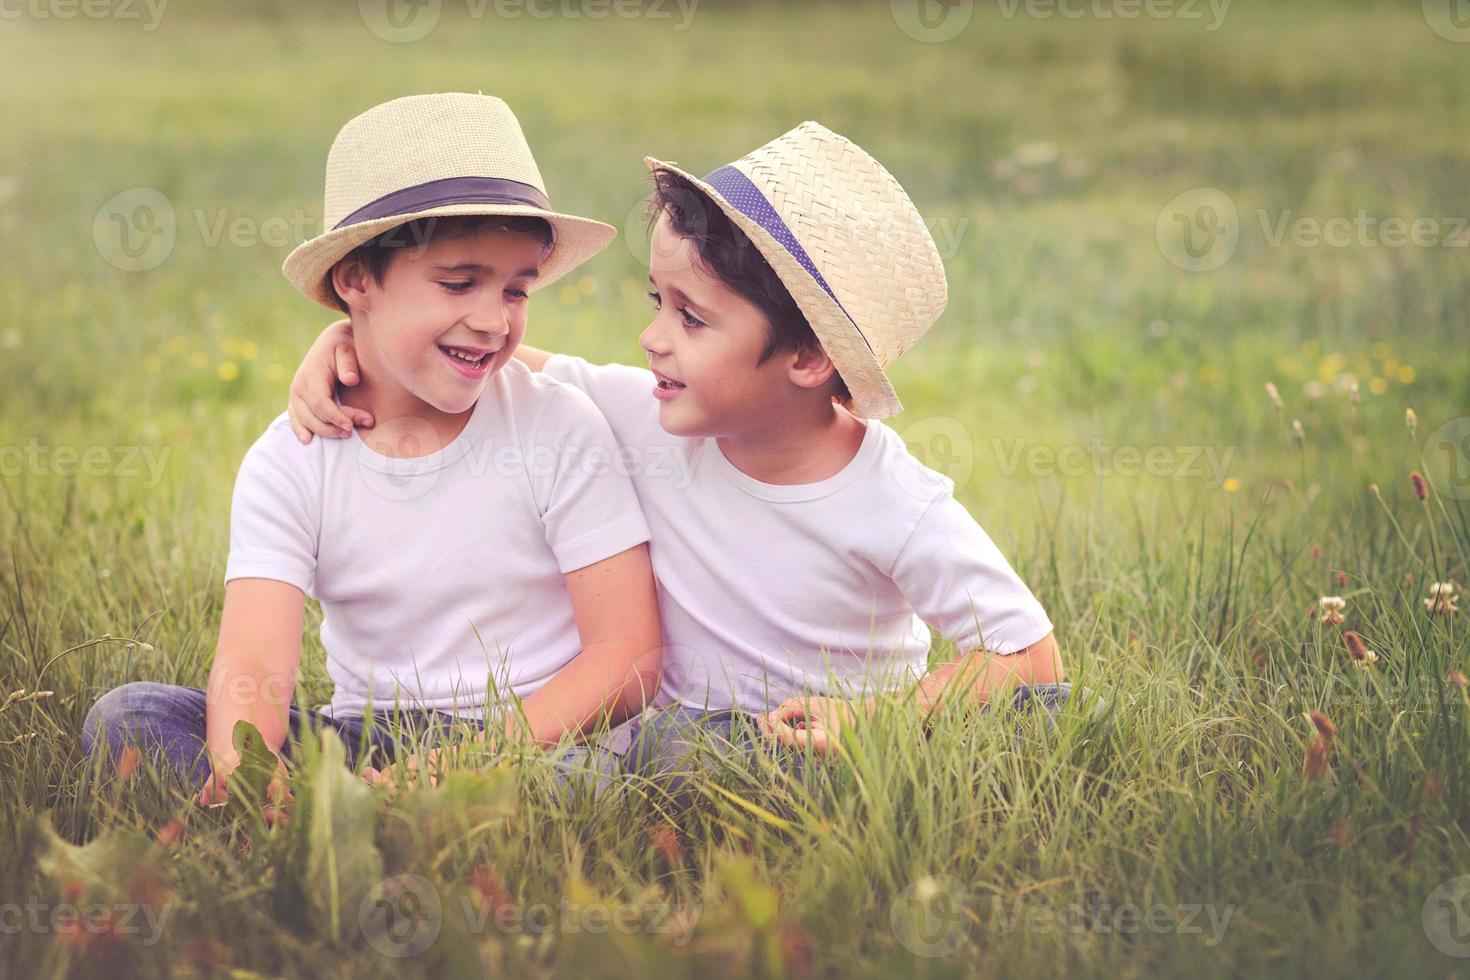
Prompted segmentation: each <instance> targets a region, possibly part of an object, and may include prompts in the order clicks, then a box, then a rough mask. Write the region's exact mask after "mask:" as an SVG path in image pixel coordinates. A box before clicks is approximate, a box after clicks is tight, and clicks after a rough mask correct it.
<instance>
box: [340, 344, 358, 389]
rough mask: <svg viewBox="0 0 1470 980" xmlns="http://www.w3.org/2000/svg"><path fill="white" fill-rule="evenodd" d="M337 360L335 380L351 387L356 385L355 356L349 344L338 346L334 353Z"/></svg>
mask: <svg viewBox="0 0 1470 980" xmlns="http://www.w3.org/2000/svg"><path fill="white" fill-rule="evenodd" d="M335 355H336V359H337V380H339V381H341V382H342V383H343V384H344V385H347V386H348V387H351V386H352V385H355V384H357V381H358V374H357V354H356V353H355V352H354V350H353V348H352V345H351V344H338V345H337V349H336V351H335Z"/></svg>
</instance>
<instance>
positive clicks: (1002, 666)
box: [914, 633, 1066, 716]
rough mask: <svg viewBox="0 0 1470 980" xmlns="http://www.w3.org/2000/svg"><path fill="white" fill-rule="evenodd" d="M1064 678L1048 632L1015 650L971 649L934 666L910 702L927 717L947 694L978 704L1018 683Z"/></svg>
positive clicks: (947, 696) (1045, 681)
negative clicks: (1001, 652)
mask: <svg viewBox="0 0 1470 980" xmlns="http://www.w3.org/2000/svg"><path fill="white" fill-rule="evenodd" d="M1065 678H1066V671H1065V670H1064V669H1063V667H1062V657H1061V651H1060V650H1059V649H1058V647H1057V641H1056V637H1055V635H1053V634H1051V633H1048V634H1047V635H1046V636H1045V637H1043V638H1042V639H1041V640H1039V641H1037V642H1036V643H1033V644H1031V646H1029V647H1027V648H1026V649H1024V650H1021V651H1018V652H1016V653H1011V654H995V653H989V652H987V651H985V650H974V651H971V652H970V653H968V654H965V655H964V656H962V657H960V658H959V659H957V660H954V661H952V662H951V663H947V664H945V665H944V666H942V667H938V668H935V669H934V670H933V671H931V672H930V673H928V674H927V675H925V677H924V679H923V680H921V681H920V682H919V683H918V685H917V686H916V687H915V688H914V703H915V705H916V706H917V707H918V709H919V711H920V712H922V713H923V714H924V715H925V716H928V715H930V714H932V713H933V712H934V711H935V710H937V709H938V708H939V706H940V705H941V704H942V703H943V702H944V700H945V699H947V698H950V697H955V696H959V697H963V698H965V699H966V700H967V701H969V702H970V703H971V704H976V705H979V704H984V703H986V702H988V701H989V700H990V699H991V698H993V697H995V696H996V695H998V694H1002V693H1004V692H1005V691H1007V690H1010V689H1011V688H1013V687H1016V686H1018V685H1022V684H1027V685H1029V684H1056V683H1060V682H1061V681H1062V680H1064V679H1065Z"/></svg>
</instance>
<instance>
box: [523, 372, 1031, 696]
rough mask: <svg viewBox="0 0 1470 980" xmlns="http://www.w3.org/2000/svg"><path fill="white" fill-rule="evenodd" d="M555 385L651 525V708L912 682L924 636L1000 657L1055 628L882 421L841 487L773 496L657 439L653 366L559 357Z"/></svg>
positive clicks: (950, 489)
mask: <svg viewBox="0 0 1470 980" xmlns="http://www.w3.org/2000/svg"><path fill="white" fill-rule="evenodd" d="M544 373H546V374H549V375H551V376H552V377H553V378H556V379H558V380H561V381H566V382H568V383H570V384H574V385H576V386H577V387H578V388H581V389H582V390H583V391H585V392H587V393H588V394H589V395H591V396H592V400H593V401H594V402H595V403H596V404H597V407H598V408H600V409H602V412H603V414H604V415H605V416H606V417H607V420H608V422H609V423H611V425H612V428H613V433H614V434H615V435H616V436H617V439H618V442H620V443H621V444H622V446H623V454H622V456H621V458H620V463H621V464H622V465H623V466H624V469H625V471H626V472H629V473H630V474H631V475H632V477H633V483H634V486H635V487H636V488H637V490H638V496H639V499H640V501H641V502H642V504H643V510H644V513H645V514H646V515H647V518H648V524H649V529H650V531H651V533H652V540H651V542H650V544H649V553H650V556H651V558H652V561H653V568H654V573H655V575H656V577H657V579H658V585H659V603H660V609H661V613H662V617H663V629H664V644H665V646H664V676H663V683H662V686H661V688H660V691H659V697H658V703H661V704H662V703H667V702H668V701H670V700H677V701H680V702H682V703H684V704H686V705H690V706H693V707H710V708H727V707H740V708H744V709H747V710H764V709H767V708H769V707H774V706H775V705H777V704H779V703H780V702H781V701H782V700H784V699H785V698H787V697H791V696H793V695H797V694H801V693H812V694H822V693H833V694H837V693H843V692H844V691H846V692H847V693H860V692H861V691H862V690H864V689H866V690H868V691H873V690H883V689H890V688H892V687H894V686H897V685H900V684H906V683H912V682H913V681H914V680H915V679H916V678H917V677H918V676H920V675H922V674H923V673H924V672H925V671H926V669H927V664H928V652H929V646H930V635H929V630H928V628H927V626H926V625H925V624H929V625H931V626H933V627H934V628H935V629H936V630H938V631H939V633H940V634H941V635H942V636H944V637H945V638H947V639H949V640H953V641H954V642H955V643H956V644H957V645H958V647H959V648H960V649H961V650H963V651H969V650H973V649H977V648H980V647H983V648H985V649H987V650H990V651H992V652H994V653H1015V652H1017V651H1019V650H1022V649H1024V648H1026V647H1028V646H1030V645H1031V644H1032V643H1035V642H1036V641H1038V640H1040V639H1042V638H1043V637H1045V636H1046V635H1047V634H1048V633H1050V632H1051V630H1052V624H1051V621H1050V620H1049V619H1048V618H1047V615H1046V611H1045V610H1044V609H1042V607H1041V604H1040V603H1039V602H1037V601H1036V597H1035V596H1033V595H1032V594H1031V591H1030V590H1029V589H1027V588H1026V585H1025V583H1023V582H1022V581H1021V579H1020V578H1019V577H1018V576H1017V575H1016V573H1015V571H1014V570H1012V568H1011V566H1010V564H1009V563H1008V562H1007V561H1006V559H1005V556H1003V555H1002V554H1001V553H1000V550H999V549H998V548H996V546H995V544H994V543H993V542H992V541H991V540H990V538H989V536H987V535H986V533H985V531H984V530H983V529H981V527H980V525H979V524H977V523H976V522H975V519H974V518H973V517H971V516H970V514H969V512H968V511H966V510H965V508H964V507H963V506H962V505H961V504H960V503H959V502H958V501H956V500H955V498H954V483H953V481H952V480H950V479H948V478H947V477H944V476H942V475H941V474H939V473H936V472H934V471H933V470H931V469H929V468H928V467H926V466H924V465H923V464H922V463H920V462H919V461H918V460H917V459H915V458H914V456H913V454H912V453H910V452H909V451H908V447H907V446H905V445H904V443H903V440H902V439H901V438H900V437H899V435H898V434H897V433H896V432H894V431H893V430H892V429H890V428H889V427H888V426H886V425H883V424H882V423H879V422H872V421H869V422H867V423H866V426H867V431H866V434H865V435H864V437H863V442H862V445H861V447H860V448H859V449H858V452H857V455H856V456H855V457H854V458H853V460H852V461H851V462H850V463H848V465H847V466H846V467H844V468H843V469H842V471H841V472H839V473H837V474H836V475H835V476H832V477H830V478H828V479H826V480H822V481H821V482H819V483H809V484H802V485H795V486H777V485H772V484H768V483H762V482H760V481H758V480H755V479H753V478H751V477H750V476H748V475H746V474H745V473H742V472H741V471H740V470H738V469H736V468H735V467H734V466H733V465H732V464H731V463H730V461H729V460H727V459H726V458H725V455H724V453H723V452H721V450H720V448H719V445H718V444H717V443H716V441H715V440H714V439H702V438H686V437H682V436H674V435H669V434H668V433H666V432H664V431H663V429H662V428H661V427H660V426H659V424H658V402H657V400H656V399H655V398H654V397H653V387H654V378H653V375H652V373H651V372H649V371H646V370H642V369H639V368H633V367H627V366H624V365H618V364H611V365H593V364H589V363H588V362H587V361H585V360H583V359H581V358H577V357H568V356H565V355H556V356H554V357H552V358H551V359H550V360H549V361H548V362H547V364H546V366H545V369H544ZM834 682H835V683H834Z"/></svg>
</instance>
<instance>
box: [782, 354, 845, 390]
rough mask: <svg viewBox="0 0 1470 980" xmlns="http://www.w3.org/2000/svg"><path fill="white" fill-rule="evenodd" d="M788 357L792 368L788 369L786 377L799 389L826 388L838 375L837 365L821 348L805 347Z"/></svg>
mask: <svg viewBox="0 0 1470 980" xmlns="http://www.w3.org/2000/svg"><path fill="white" fill-rule="evenodd" d="M787 356H788V357H790V358H791V366H790V367H788V368H787V369H786V377H787V378H788V379H790V381H791V383H792V384H794V385H796V386H797V387H799V388H821V387H824V386H825V385H827V383H828V382H830V381H831V380H832V376H833V375H835V374H836V373H837V365H835V364H833V363H832V358H830V357H828V356H827V352H826V351H825V350H823V349H822V348H821V347H803V348H802V349H801V350H799V351H797V352H796V353H795V354H789V355H787Z"/></svg>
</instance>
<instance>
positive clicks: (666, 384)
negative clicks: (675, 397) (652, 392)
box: [653, 371, 684, 391]
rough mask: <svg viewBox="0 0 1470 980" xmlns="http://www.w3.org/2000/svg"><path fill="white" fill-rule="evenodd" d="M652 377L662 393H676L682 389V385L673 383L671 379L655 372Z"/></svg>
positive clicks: (676, 382)
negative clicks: (656, 381)
mask: <svg viewBox="0 0 1470 980" xmlns="http://www.w3.org/2000/svg"><path fill="white" fill-rule="evenodd" d="M653 376H654V377H655V378H656V379H657V380H658V387H659V388H661V389H662V390H664V391H678V390H679V389H681V388H683V387H684V385H683V384H682V383H680V382H678V381H675V380H674V379H673V378H667V377H664V376H663V375H662V374H659V373H658V372H657V371H654V372H653Z"/></svg>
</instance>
